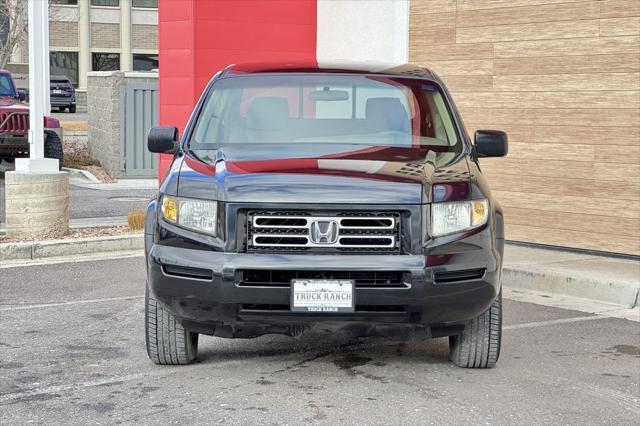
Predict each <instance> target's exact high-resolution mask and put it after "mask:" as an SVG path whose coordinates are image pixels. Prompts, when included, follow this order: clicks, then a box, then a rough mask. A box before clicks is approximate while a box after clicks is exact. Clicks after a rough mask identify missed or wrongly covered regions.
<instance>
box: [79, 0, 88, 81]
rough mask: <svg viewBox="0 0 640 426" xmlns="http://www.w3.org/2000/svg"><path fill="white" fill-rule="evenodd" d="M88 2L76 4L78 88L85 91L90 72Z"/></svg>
mask: <svg viewBox="0 0 640 426" xmlns="http://www.w3.org/2000/svg"><path fill="white" fill-rule="evenodd" d="M89 4H90V1H89V0H86V1H85V0H81V1H79V2H78V12H79V13H78V14H79V18H78V37H79V40H78V47H79V50H80V51H79V52H78V88H79V89H80V90H87V73H88V72H89V71H91V28H90V23H89V19H90V17H89Z"/></svg>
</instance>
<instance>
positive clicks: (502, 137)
mask: <svg viewBox="0 0 640 426" xmlns="http://www.w3.org/2000/svg"><path fill="white" fill-rule="evenodd" d="M475 142H476V144H475V149H476V154H477V155H478V157H480V158H482V157H504V156H505V155H507V152H509V141H508V138H507V134H506V133H505V132H502V131H500V130H477V131H476V134H475Z"/></svg>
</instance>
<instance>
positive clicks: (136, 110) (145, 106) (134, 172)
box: [120, 78, 158, 177]
mask: <svg viewBox="0 0 640 426" xmlns="http://www.w3.org/2000/svg"><path fill="white" fill-rule="evenodd" d="M121 102H122V104H121V106H120V123H121V128H120V138H121V140H122V145H121V147H122V149H121V150H120V155H121V160H122V163H121V164H123V165H124V175H125V176H126V177H155V176H157V175H158V156H157V155H155V154H151V153H150V152H149V151H148V150H147V133H148V132H149V129H150V128H151V127H152V126H156V125H157V124H158V82H157V80H155V81H152V80H150V79H138V78H131V79H128V78H125V82H124V85H123V96H122V97H121Z"/></svg>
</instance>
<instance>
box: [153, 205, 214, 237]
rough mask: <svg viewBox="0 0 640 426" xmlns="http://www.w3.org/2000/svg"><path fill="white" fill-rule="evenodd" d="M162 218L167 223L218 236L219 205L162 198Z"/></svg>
mask: <svg viewBox="0 0 640 426" xmlns="http://www.w3.org/2000/svg"><path fill="white" fill-rule="evenodd" d="M162 216H163V217H164V219H165V220H166V221H167V222H170V223H173V224H176V225H178V226H182V227H183V228H187V229H191V230H194V231H196V232H203V233H205V234H209V235H216V224H217V222H218V203H217V202H215V201H204V200H191V199H188V198H173V197H167V196H165V197H162Z"/></svg>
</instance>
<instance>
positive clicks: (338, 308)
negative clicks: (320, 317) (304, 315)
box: [291, 279, 355, 312]
mask: <svg viewBox="0 0 640 426" xmlns="http://www.w3.org/2000/svg"><path fill="white" fill-rule="evenodd" d="M353 288H354V282H353V281H352V280H303V279H294V280H291V310H292V311H294V312H353V311H354V307H355V303H354V292H353Z"/></svg>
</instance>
